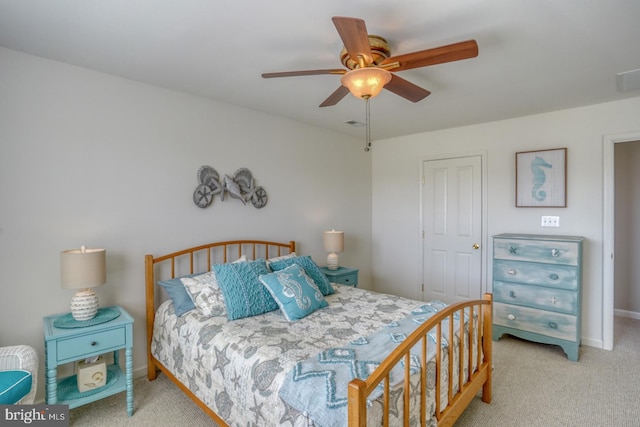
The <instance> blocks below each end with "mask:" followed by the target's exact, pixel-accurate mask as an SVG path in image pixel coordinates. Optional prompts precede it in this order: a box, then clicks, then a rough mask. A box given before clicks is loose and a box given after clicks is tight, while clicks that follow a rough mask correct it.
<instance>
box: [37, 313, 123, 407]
mask: <svg viewBox="0 0 640 427" xmlns="http://www.w3.org/2000/svg"><path fill="white" fill-rule="evenodd" d="M104 313H108V319H110V320H106V321H100V319H99V316H101V315H102V314H104ZM67 319H72V318H71V317H70V314H58V315H54V316H46V317H45V318H44V319H43V321H44V350H45V377H46V378H45V380H46V381H45V389H46V391H45V400H46V403H47V404H50V405H53V404H61V405H69V408H70V409H73V408H76V407H78V406H81V405H85V404H87V403H90V402H94V401H96V400H100V399H102V398H105V397H107V396H111V395H113V394H116V393H120V392H122V391H126V392H127V413H128V414H129V416H131V415H133V318H132V317H131V316H130V315H129V313H127V312H126V311H125V310H124V309H123V308H122V307H119V306H113V307H107V308H104V309H103V308H101V309H100V310H99V311H98V315H97V316H96V318H94V319H95V320H94V321H93V322H92V321H91V320H89V321H86V322H80V323H81V324H82V325H83V326H79V327H76V325H74V323H73V320H67ZM93 323H95V324H93ZM85 324H88V326H84V325H85ZM122 349H124V355H125V372H122V370H121V369H120V365H119V360H120V357H119V352H120V350H122ZM109 352H113V364H111V365H108V366H107V379H106V384H105V385H104V386H102V387H97V388H95V389H93V390H89V391H86V392H83V393H81V392H80V391H79V390H78V381H77V377H76V375H73V376H70V377H67V378H62V379H58V366H60V365H63V364H66V363H72V362H76V361H78V360H84V359H87V358H91V357H94V356H99V355H101V354H105V353H109Z"/></svg>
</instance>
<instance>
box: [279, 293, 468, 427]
mask: <svg viewBox="0 0 640 427" xmlns="http://www.w3.org/2000/svg"><path fill="white" fill-rule="evenodd" d="M445 307H446V304H445V303H443V302H440V301H432V302H430V303H426V304H424V305H422V306H420V307H419V308H417V309H416V310H414V311H413V312H412V313H411V314H410V315H408V316H406V317H405V318H403V319H401V320H399V321H396V322H392V323H390V324H389V325H386V327H385V328H383V329H382V330H380V331H378V332H376V333H374V334H372V335H369V336H367V337H360V338H358V339H357V340H354V341H352V342H350V343H349V344H348V345H345V346H343V347H338V348H330V349H328V350H324V351H322V352H320V353H318V354H317V355H316V356H313V357H311V358H309V359H307V360H304V361H301V362H298V363H296V364H295V365H294V367H293V368H292V369H291V371H289V372H288V373H287V376H286V378H285V381H284V384H283V386H282V387H281V389H280V397H281V398H282V399H283V400H284V401H285V402H287V403H288V404H289V405H291V406H292V407H294V408H296V409H298V410H299V411H302V412H306V413H307V414H308V415H309V416H310V417H311V419H313V421H314V423H315V424H316V425H318V426H319V427H329V426H345V425H347V384H348V383H349V381H351V380H352V379H354V378H361V379H366V378H367V377H368V376H369V375H370V374H371V373H372V372H373V371H374V370H375V369H376V368H377V367H378V366H379V365H380V363H381V362H382V361H383V360H384V359H385V358H386V357H387V356H388V355H389V353H391V351H392V350H393V349H394V348H395V347H397V345H398V343H400V342H402V341H403V340H404V339H405V338H406V337H408V336H409V335H410V334H411V333H412V332H413V331H414V330H415V329H416V328H417V327H418V326H419V325H420V324H422V323H424V322H425V321H426V320H427V319H429V318H430V317H431V316H433V315H434V314H435V313H437V312H438V311H440V310H442V309H443V308H445ZM465 317H466V314H465ZM457 318H458V315H457V313H456V316H455V317H454V319H457ZM454 322H456V323H457V321H456V320H454ZM454 327H455V326H454ZM442 333H443V335H448V329H447V328H444V329H443V331H442ZM428 335H429V338H430V340H429V341H431V342H432V343H434V344H435V343H436V337H435V331H431V332H430V333H429V334H428ZM446 346H448V341H447V340H443V347H446ZM413 352H415V354H413ZM420 352H421V350H420V346H416V348H414V349H413V351H412V355H411V357H410V363H411V367H410V372H411V373H412V374H413V373H417V372H419V370H420V358H421V356H420ZM434 355H435V346H434V345H432V346H428V353H427V358H428V360H431V358H433V357H434ZM403 378H404V359H403V360H401V362H400V363H399V364H398V365H397V366H396V367H395V368H394V369H393V370H392V371H391V375H390V385H391V386H393V385H396V384H398V383H400V382H401V381H402V379H403ZM381 394H382V383H381V384H380V386H378V387H377V389H376V390H375V391H374V392H373V393H371V395H369V398H368V400H369V404H370V402H371V401H373V400H375V399H376V398H377V397H379V396H380V395H381Z"/></svg>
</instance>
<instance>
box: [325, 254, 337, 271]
mask: <svg viewBox="0 0 640 427" xmlns="http://www.w3.org/2000/svg"><path fill="white" fill-rule="evenodd" d="M327 269H329V270H337V269H338V254H337V253H335V252H332V253H330V254H329V256H328V257H327Z"/></svg>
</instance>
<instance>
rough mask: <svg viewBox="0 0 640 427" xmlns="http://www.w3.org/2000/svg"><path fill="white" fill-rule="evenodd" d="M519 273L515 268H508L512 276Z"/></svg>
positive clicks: (508, 272)
mask: <svg viewBox="0 0 640 427" xmlns="http://www.w3.org/2000/svg"><path fill="white" fill-rule="evenodd" d="M516 273H517V271H516V269H515V268H510V269H509V270H507V274H509V275H510V276H515V275H516Z"/></svg>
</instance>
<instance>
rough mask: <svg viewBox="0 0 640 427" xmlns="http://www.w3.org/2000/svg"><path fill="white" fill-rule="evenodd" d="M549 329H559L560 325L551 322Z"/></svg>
mask: <svg viewBox="0 0 640 427" xmlns="http://www.w3.org/2000/svg"><path fill="white" fill-rule="evenodd" d="M549 327H550V328H551V329H558V324H557V323H556V322H549Z"/></svg>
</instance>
